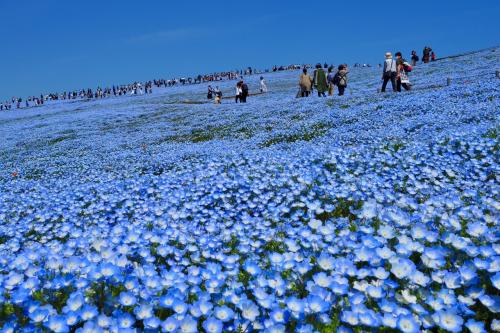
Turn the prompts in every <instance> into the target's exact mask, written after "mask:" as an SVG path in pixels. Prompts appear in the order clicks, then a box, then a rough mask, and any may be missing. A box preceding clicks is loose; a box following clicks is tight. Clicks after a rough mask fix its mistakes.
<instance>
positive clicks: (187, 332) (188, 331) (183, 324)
mask: <svg viewBox="0 0 500 333" xmlns="http://www.w3.org/2000/svg"><path fill="white" fill-rule="evenodd" d="M197 327H198V323H197V321H196V320H194V319H193V318H192V317H191V316H186V317H184V319H182V320H181V321H180V322H179V326H178V330H179V332H182V333H195V332H197V331H198V328H197Z"/></svg>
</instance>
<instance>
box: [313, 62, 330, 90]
mask: <svg viewBox="0 0 500 333" xmlns="http://www.w3.org/2000/svg"><path fill="white" fill-rule="evenodd" d="M314 87H315V88H316V90H317V91H318V97H326V95H325V92H326V91H327V90H328V86H327V83H326V73H325V71H324V70H323V68H321V64H319V63H318V64H317V65H316V70H315V71H314Z"/></svg>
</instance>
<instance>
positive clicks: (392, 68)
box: [381, 52, 397, 92]
mask: <svg viewBox="0 0 500 333" xmlns="http://www.w3.org/2000/svg"><path fill="white" fill-rule="evenodd" d="M396 76H397V66H396V61H394V59H392V54H391V53H390V52H387V53H386V54H385V62H384V70H383V72H382V80H384V82H383V83H382V90H381V91H382V92H385V88H386V87H387V82H389V81H391V84H392V90H393V91H394V92H396V91H397V90H396Z"/></svg>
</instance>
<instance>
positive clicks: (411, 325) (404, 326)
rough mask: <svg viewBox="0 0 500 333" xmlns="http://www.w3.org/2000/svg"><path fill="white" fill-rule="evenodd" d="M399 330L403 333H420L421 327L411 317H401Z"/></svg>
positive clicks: (399, 318)
mask: <svg viewBox="0 0 500 333" xmlns="http://www.w3.org/2000/svg"><path fill="white" fill-rule="evenodd" d="M397 327H398V329H400V330H401V332H403V333H417V332H420V325H419V324H418V323H417V322H416V321H415V318H413V316H411V315H400V316H399V317H398V322H397Z"/></svg>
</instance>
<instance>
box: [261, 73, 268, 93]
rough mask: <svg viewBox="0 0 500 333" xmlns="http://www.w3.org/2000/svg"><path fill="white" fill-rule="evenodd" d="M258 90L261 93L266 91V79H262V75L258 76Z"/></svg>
mask: <svg viewBox="0 0 500 333" xmlns="http://www.w3.org/2000/svg"><path fill="white" fill-rule="evenodd" d="M260 92H261V93H266V92H267V85H266V81H264V77H263V76H261V77H260Z"/></svg>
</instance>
